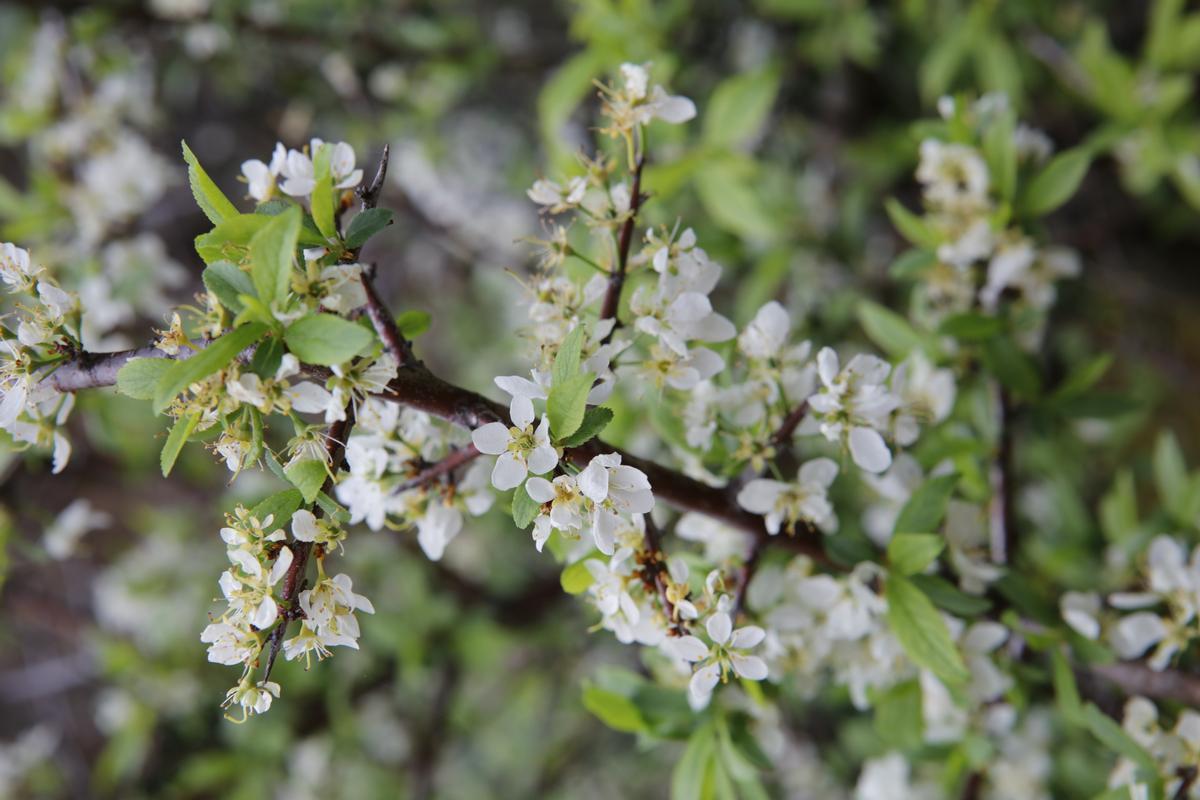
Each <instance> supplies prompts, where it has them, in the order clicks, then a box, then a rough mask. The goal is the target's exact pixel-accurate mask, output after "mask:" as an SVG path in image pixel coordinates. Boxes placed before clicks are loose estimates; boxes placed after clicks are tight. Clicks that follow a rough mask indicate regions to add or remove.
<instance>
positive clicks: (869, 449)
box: [850, 426, 892, 473]
mask: <svg viewBox="0 0 1200 800" xmlns="http://www.w3.org/2000/svg"><path fill="white" fill-rule="evenodd" d="M850 455H851V456H852V457H853V458H854V463H855V464H858V466H860V467H862V468H863V469H865V470H866V471H867V472H875V473H879V472H883V471H884V470H886V469H887V468H888V467H889V466H891V464H892V453H891V451H890V450H888V446H887V444H886V443H885V442H884V441H883V437H882V436H881V435H880V434H879V431H877V430H875V429H874V428H862V427H857V426H856V427H853V428H851V429H850Z"/></svg>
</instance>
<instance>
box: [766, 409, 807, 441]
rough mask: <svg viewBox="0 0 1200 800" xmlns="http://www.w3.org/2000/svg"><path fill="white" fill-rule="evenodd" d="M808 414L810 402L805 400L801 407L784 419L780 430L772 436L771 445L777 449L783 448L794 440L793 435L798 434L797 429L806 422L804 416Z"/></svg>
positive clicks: (793, 410)
mask: <svg viewBox="0 0 1200 800" xmlns="http://www.w3.org/2000/svg"><path fill="white" fill-rule="evenodd" d="M807 413H808V401H807V400H805V401H804V402H802V403H801V404H800V405H798V406H796V407H795V408H793V409H792V410H791V412H790V413H789V414H788V415H787V416H786V417H784V418H783V422H782V423H781V424H780V426H779V430H777V431H775V433H774V435H772V436H771V444H772V445H774V446H775V447H776V448H779V447H783V446H784V445H786V444H787V443H788V442H790V441H791V440H792V434H793V433H795V432H796V428H797V427H798V426H799V425H800V423H801V422H803V421H804V415H805V414H807Z"/></svg>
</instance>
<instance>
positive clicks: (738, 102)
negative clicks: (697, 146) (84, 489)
mask: <svg viewBox="0 0 1200 800" xmlns="http://www.w3.org/2000/svg"><path fill="white" fill-rule="evenodd" d="M778 92H779V72H778V71H777V70H775V69H773V68H770V67H768V68H765V69H759V70H757V71H755V72H747V73H743V74H741V75H735V76H734V77H732V78H727V79H726V80H724V81H722V82H721V83H720V84H719V85H718V86H717V88H716V89H714V90H713V93H712V96H711V97H710V98H709V100H708V108H707V109H706V110H705V112H704V143H705V144H707V145H711V146H713V147H737V146H739V145H741V144H743V143H744V142H745V141H746V140H748V139H750V137H752V136H754V135H755V134H756V133H758V131H759V129H761V128H762V126H763V123H764V122H765V121H766V119H767V115H768V114H769V113H771V106H772V105H773V104H774V103H775V96H776V94H778Z"/></svg>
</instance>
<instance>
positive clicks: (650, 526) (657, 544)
mask: <svg viewBox="0 0 1200 800" xmlns="http://www.w3.org/2000/svg"><path fill="white" fill-rule="evenodd" d="M645 520H646V552H645V553H644V554H643V555H642V556H641V566H642V579H643V580H644V581H645V583H646V588H647V589H652V590H653V591H655V592H656V593H657V594H658V600H659V603H661V604H662V610H663V614H665V615H666V617H667V628H668V629H669V630H670V631H671V633H673V634H675V635H676V636H685V635H686V634H687V626H686V625H685V623H684V622H683V620H681V619H678V618H677V617H676V615H675V604H674V603H673V602H671V596H670V593H669V592H668V591H667V587H668V585H669V584H668V577H669V576H668V574H667V557H666V555H665V554H664V553H663V549H662V534H661V532H660V531H659V530H658V526H657V525H655V524H654V518H653V517H652V516H651V515H649V514H647V515H646V517H645Z"/></svg>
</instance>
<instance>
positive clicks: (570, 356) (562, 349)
mask: <svg viewBox="0 0 1200 800" xmlns="http://www.w3.org/2000/svg"><path fill="white" fill-rule="evenodd" d="M582 350H583V326H582V325H576V326H575V330H573V331H571V332H570V333H568V334H567V338H565V339H563V340H562V344H560V345H559V346H558V353H556V354H555V356H554V367H553V368H552V370H551V373H550V383H551V385H555V386H556V385H558V384H560V383H566V382H567V381H568V380H570V379H571V378H574V377H575V376H576V375H578V374H579V360H580V353H581V351H582Z"/></svg>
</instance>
